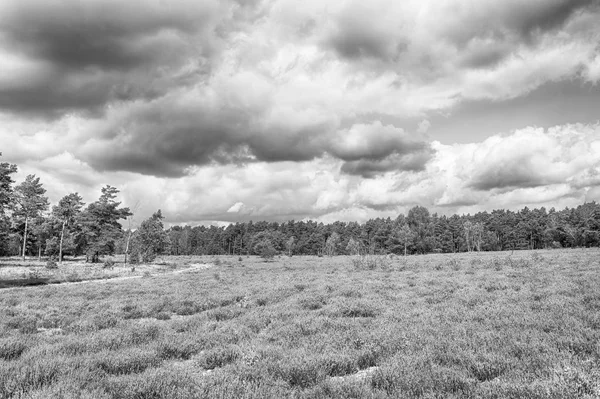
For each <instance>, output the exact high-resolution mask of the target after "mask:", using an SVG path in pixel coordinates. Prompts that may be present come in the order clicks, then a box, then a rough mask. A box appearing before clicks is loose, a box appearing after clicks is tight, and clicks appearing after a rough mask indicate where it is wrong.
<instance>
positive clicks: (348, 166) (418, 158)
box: [341, 150, 433, 178]
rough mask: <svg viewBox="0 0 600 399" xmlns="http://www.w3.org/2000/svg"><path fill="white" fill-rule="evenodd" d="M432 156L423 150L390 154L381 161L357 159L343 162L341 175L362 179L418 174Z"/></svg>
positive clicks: (429, 151)
mask: <svg viewBox="0 0 600 399" xmlns="http://www.w3.org/2000/svg"><path fill="white" fill-rule="evenodd" d="M432 155H433V151H431V150H423V151H420V152H416V153H412V154H404V155H402V154H396V153H394V154H391V155H389V156H387V157H385V158H383V159H367V158H363V159H359V160H356V161H348V162H344V164H343V165H342V168H341V171H342V173H346V174H349V175H356V176H361V177H364V178H374V177H376V176H377V175H380V174H382V173H386V172H401V171H409V172H419V171H422V170H424V169H425V165H426V164H427V163H428V162H429V160H430V159H431V157H432Z"/></svg>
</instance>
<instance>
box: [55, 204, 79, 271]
mask: <svg viewBox="0 0 600 399" xmlns="http://www.w3.org/2000/svg"><path fill="white" fill-rule="evenodd" d="M83 205H84V204H83V198H81V196H80V195H79V194H78V193H72V194H69V195H66V196H64V197H63V198H61V200H60V201H58V205H56V206H54V208H52V215H53V216H54V217H55V218H56V219H57V220H58V221H59V222H60V224H61V229H60V240H59V243H58V262H59V263H62V261H63V247H64V242H65V231H66V230H67V229H68V228H69V227H71V226H72V225H73V224H74V223H75V220H76V219H77V217H78V216H79V215H80V214H81V209H82V208H83Z"/></svg>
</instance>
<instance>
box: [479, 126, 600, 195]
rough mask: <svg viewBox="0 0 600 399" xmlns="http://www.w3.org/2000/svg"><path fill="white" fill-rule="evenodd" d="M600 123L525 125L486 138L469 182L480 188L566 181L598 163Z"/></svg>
mask: <svg viewBox="0 0 600 399" xmlns="http://www.w3.org/2000/svg"><path fill="white" fill-rule="evenodd" d="M599 137H600V127H599V126H598V125H595V126H589V127H586V126H583V125H568V126H565V127H562V128H552V129H549V130H548V131H546V132H545V131H544V130H543V129H539V128H537V129H536V128H530V129H523V130H520V131H517V132H515V133H514V134H512V135H510V136H508V137H500V136H496V137H492V138H489V139H487V140H485V141H484V142H483V143H482V144H481V145H480V147H479V148H478V151H477V153H476V154H474V159H473V163H472V164H473V165H474V166H475V167H476V168H477V169H475V170H474V174H473V175H472V176H471V178H470V180H469V182H468V185H469V187H472V188H475V189H477V190H490V189H505V188H532V187H540V186H547V185H551V184H558V183H561V182H562V183H564V182H566V181H567V179H568V178H572V177H573V176H574V175H575V174H576V173H577V174H579V173H582V172H584V171H588V172H589V169H582V165H585V166H586V167H588V168H589V167H591V166H593V165H594V164H597V163H598V161H597V160H596V161H594V156H595V154H596V153H597V151H598V148H597V147H598V144H597V141H598V139H599Z"/></svg>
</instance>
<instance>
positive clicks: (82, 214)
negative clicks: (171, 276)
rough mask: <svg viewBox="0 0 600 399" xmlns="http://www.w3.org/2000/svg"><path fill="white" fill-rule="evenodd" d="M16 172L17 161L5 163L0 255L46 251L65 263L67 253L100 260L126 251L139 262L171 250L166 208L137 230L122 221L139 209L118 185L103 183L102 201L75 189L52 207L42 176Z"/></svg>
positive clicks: (0, 175) (0, 180) (0, 183)
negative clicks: (17, 177)
mask: <svg viewBox="0 0 600 399" xmlns="http://www.w3.org/2000/svg"><path fill="white" fill-rule="evenodd" d="M0 155H2V154H1V153H0ZM16 172H17V166H16V165H14V164H9V163H6V162H3V163H0V256H6V255H20V256H22V257H23V258H25V257H26V256H27V255H29V256H31V255H37V256H38V257H39V258H41V257H42V255H44V256H50V257H55V258H56V259H58V260H59V262H62V260H63V258H64V256H65V255H71V256H81V255H85V257H86V260H87V261H88V262H92V263H96V262H98V261H99V260H100V258H101V257H102V256H104V255H112V254H114V253H116V252H121V253H125V254H126V256H127V255H130V257H129V261H130V262H133V263H135V262H145V261H149V260H152V259H153V258H154V257H155V256H156V254H158V253H163V252H166V251H167V245H168V239H169V237H168V235H167V233H166V231H164V226H163V222H162V219H163V216H162V214H161V212H160V210H159V211H158V212H156V213H155V214H154V215H152V216H151V217H150V218H149V219H147V220H145V221H144V222H142V223H141V225H140V226H139V228H138V229H136V231H132V230H131V229H128V230H127V231H124V229H123V227H122V224H121V221H122V220H128V219H129V220H131V219H130V218H131V217H132V216H133V213H132V212H131V211H130V209H129V208H127V207H122V206H121V203H120V202H118V201H117V200H116V198H117V194H118V193H119V190H117V189H116V188H115V187H112V186H109V185H107V186H105V187H103V188H102V190H101V193H100V196H99V198H98V200H96V201H94V202H92V203H90V204H87V206H86V204H85V203H84V202H83V198H82V197H81V196H80V195H79V194H78V193H70V194H67V195H65V196H64V197H63V198H61V199H60V200H59V201H58V203H57V204H56V205H54V206H52V207H50V203H49V201H48V198H47V197H46V190H45V189H44V187H43V185H42V183H41V182H40V178H39V177H36V176H35V175H29V176H27V177H26V178H25V180H24V181H22V182H20V183H19V184H16V185H15V181H14V180H13V179H12V175H13V174H15V173H16ZM126 261H127V258H126Z"/></svg>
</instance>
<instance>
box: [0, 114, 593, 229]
mask: <svg viewBox="0 0 600 399" xmlns="http://www.w3.org/2000/svg"><path fill="white" fill-rule="evenodd" d="M431 148H432V153H431V155H430V159H429V161H428V162H426V163H424V165H423V167H422V168H421V169H420V170H419V171H406V170H400V169H399V170H393V171H391V172H386V173H378V174H373V175H372V176H369V177H370V178H369V179H364V178H362V177H361V176H360V174H352V173H346V172H344V171H343V170H342V168H343V165H344V164H345V163H346V161H343V160H341V159H338V158H336V157H333V156H324V157H321V158H315V159H312V160H307V161H302V162H296V161H285V162H265V161H255V162H252V163H249V164H247V165H245V166H243V167H242V166H237V165H233V164H214V165H207V166H204V167H198V168H192V169H191V170H190V171H189V173H188V174H186V175H182V176H179V177H172V178H168V179H165V178H161V177H157V176H151V175H139V174H136V173H131V172H123V171H110V172H103V173H100V172H98V171H96V170H95V169H94V168H92V167H91V166H90V165H89V164H87V163H85V162H83V161H81V160H79V159H78V158H77V157H75V156H74V155H73V154H72V153H69V152H62V153H59V154H58V155H56V156H52V157H46V158H43V159H39V160H37V161H35V162H32V161H30V162H28V163H27V164H23V165H19V167H20V171H19V175H18V176H17V177H16V180H22V179H23V178H24V176H25V175H26V174H28V173H35V174H37V175H38V176H40V177H41V179H42V182H43V183H44V186H45V187H46V188H47V189H48V194H49V195H50V199H51V201H52V202H53V203H55V202H56V201H58V199H60V198H61V197H62V196H64V195H66V194H68V193H69V192H74V191H78V192H80V194H81V195H82V196H83V197H84V199H85V201H86V202H91V201H93V200H95V199H97V198H98V196H99V193H100V188H101V187H102V186H103V185H104V184H111V185H113V186H116V187H117V188H119V189H120V190H121V194H120V198H121V199H122V201H123V203H124V205H126V206H133V205H134V204H136V203H137V202H140V207H139V210H138V212H137V214H138V216H137V217H136V220H137V221H138V222H139V221H141V220H143V219H144V218H146V217H148V216H150V215H151V214H152V213H153V212H155V211H156V210H157V209H162V211H163V214H164V215H165V216H166V222H167V223H170V224H183V223H186V224H192V225H194V224H198V223H212V222H214V221H220V222H235V221H242V220H244V221H247V220H270V221H279V222H281V221H286V220H290V219H295V220H303V219H306V218H310V219H315V220H322V221H330V220H336V219H339V218H341V219H343V220H359V221H364V220H367V219H368V218H371V217H388V216H389V217H395V216H397V215H398V214H399V213H406V212H407V211H408V209H410V207H412V206H414V205H422V206H426V207H427V208H429V209H430V211H431V212H438V213H441V214H451V213H454V212H459V213H461V212H465V213H467V212H469V213H474V212H477V211H480V210H488V211H489V210H491V209H498V208H508V209H519V208H521V207H523V206H546V207H556V208H561V207H564V206H574V205H575V206H576V205H578V204H580V203H581V202H583V201H584V200H586V199H589V200H592V199H593V198H595V197H594V195H596V193H597V192H598V190H597V188H598V187H599V186H600V180H599V179H598V176H599V175H600V126H599V125H581V124H572V125H562V126H556V127H554V128H550V129H540V128H535V127H531V128H525V129H520V130H517V131H515V132H512V133H507V134H504V135H502V136H501V135H497V136H493V137H490V138H487V139H485V140H482V141H479V142H474V143H469V144H454V145H444V144H441V143H439V142H432V143H431ZM10 157H11V151H10V150H9V151H3V160H4V161H9V162H10V161H12V159H11V158H10ZM516 164H523V165H535V169H534V170H529V171H530V172H531V173H529V174H526V172H527V171H528V169H526V168H524V169H523V170H524V172H522V173H523V174H522V175H520V176H519V177H520V178H521V179H520V180H517V179H512V180H511V178H510V174H511V173H514V169H511V168H510V167H511V166H512V165H516ZM385 170H386V171H387V169H385ZM523 182H525V183H523Z"/></svg>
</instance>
